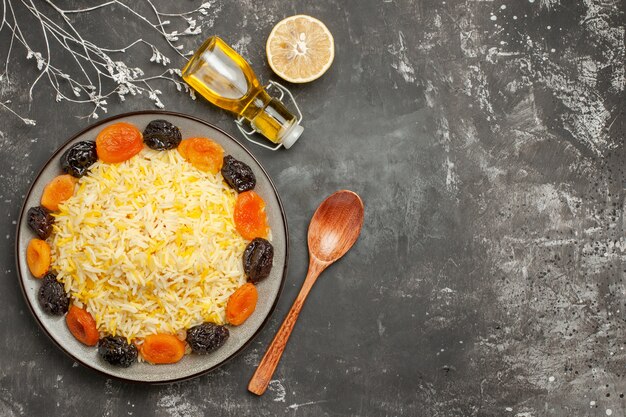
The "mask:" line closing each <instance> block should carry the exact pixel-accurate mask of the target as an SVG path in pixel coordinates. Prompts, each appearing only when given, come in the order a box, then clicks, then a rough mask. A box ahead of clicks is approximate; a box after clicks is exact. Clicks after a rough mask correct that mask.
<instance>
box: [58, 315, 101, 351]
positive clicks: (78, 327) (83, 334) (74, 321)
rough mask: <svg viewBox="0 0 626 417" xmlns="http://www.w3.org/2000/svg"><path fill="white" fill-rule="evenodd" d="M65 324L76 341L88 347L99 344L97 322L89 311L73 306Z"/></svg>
mask: <svg viewBox="0 0 626 417" xmlns="http://www.w3.org/2000/svg"><path fill="white" fill-rule="evenodd" d="M65 323H66V324H67V327H68V329H70V332H71V333H72V334H73V335H74V337H75V338H76V340H78V341H79V342H80V343H82V344H84V345H87V346H95V345H97V344H98V338H99V335H98V329H97V328H96V321H95V320H94V319H93V317H92V316H91V314H89V312H88V311H87V310H83V309H82V308H80V307H76V306H75V305H72V306H71V307H70V311H68V312H67V316H65Z"/></svg>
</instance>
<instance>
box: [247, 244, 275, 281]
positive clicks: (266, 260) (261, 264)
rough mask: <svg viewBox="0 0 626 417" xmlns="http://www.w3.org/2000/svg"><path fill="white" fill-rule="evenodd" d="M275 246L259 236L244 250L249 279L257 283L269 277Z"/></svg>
mask: <svg viewBox="0 0 626 417" xmlns="http://www.w3.org/2000/svg"><path fill="white" fill-rule="evenodd" d="M273 260H274V247H273V246H272V244H271V243H270V242H268V241H267V240H265V239H263V238H260V237H257V238H254V240H252V242H250V243H248V246H246V250H244V251H243V270H244V272H245V273H246V276H247V277H248V281H250V282H252V283H254V284H256V283H257V282H259V281H261V280H264V279H265V278H267V277H268V276H269V274H270V272H271V270H272V262H273Z"/></svg>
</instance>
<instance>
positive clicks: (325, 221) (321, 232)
mask: <svg viewBox="0 0 626 417" xmlns="http://www.w3.org/2000/svg"><path fill="white" fill-rule="evenodd" d="M363 216H364V209H363V201H362V200H361V197H359V196H358V195H357V194H356V193H354V192H352V191H348V190H342V191H337V192H336V193H334V194H332V195H331V196H330V197H328V198H327V199H326V200H324V202H322V204H320V206H319V207H318V208H317V210H316V211H315V214H313V218H312V219H311V223H310V225H309V235H308V243H309V256H311V257H315V258H316V259H318V260H319V261H321V262H329V263H332V262H335V261H336V260H337V259H339V258H341V257H342V256H343V255H345V253H346V252H347V251H348V250H349V249H350V248H351V247H352V245H354V242H356V240H357V238H358V237H359V234H360V233H361V226H362V225H363Z"/></svg>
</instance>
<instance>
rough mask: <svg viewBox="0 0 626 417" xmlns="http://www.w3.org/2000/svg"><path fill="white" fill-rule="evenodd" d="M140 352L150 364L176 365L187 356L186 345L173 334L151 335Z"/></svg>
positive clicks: (145, 340)
mask: <svg viewBox="0 0 626 417" xmlns="http://www.w3.org/2000/svg"><path fill="white" fill-rule="evenodd" d="M139 350H140V351H141V356H143V358H144V359H145V360H147V361H148V362H150V363H155V364H165V363H176V362H178V361H179V360H181V359H182V357H183V356H184V355H185V343H184V342H182V341H180V340H179V339H178V338H177V337H176V336H173V335H171V334H164V333H158V334H151V335H150V336H147V337H146V338H145V339H143V343H142V344H141V347H140V349H139Z"/></svg>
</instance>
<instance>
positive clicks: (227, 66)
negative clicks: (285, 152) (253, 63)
mask: <svg viewBox="0 0 626 417" xmlns="http://www.w3.org/2000/svg"><path fill="white" fill-rule="evenodd" d="M182 75H183V79H184V80H185V81H186V82H187V83H188V84H189V85H190V86H191V87H193V88H194V89H195V90H196V91H197V92H198V93H200V95H202V96H203V97H204V98H206V99H207V100H208V101H210V102H211V103H213V104H215V105H216V106H218V107H220V108H222V109H225V110H228V111H230V112H232V113H235V114H236V115H237V116H239V118H238V119H237V121H236V122H237V125H238V127H239V130H240V131H241V132H242V134H243V135H244V136H245V137H246V138H247V139H248V140H250V141H252V142H254V143H256V144H259V145H261V146H263V147H266V148H269V149H273V150H275V149H278V148H280V147H281V146H284V147H285V148H287V149H289V148H290V147H291V146H292V145H293V144H294V143H295V142H296V141H297V140H298V138H299V137H300V135H301V134H302V131H303V130H304V128H303V127H302V126H301V125H300V121H301V120H302V114H301V113H300V110H299V109H298V107H297V104H296V103H295V101H294V99H293V96H292V95H291V93H290V92H289V90H287V89H286V88H285V87H283V86H281V85H280V84H278V83H276V82H270V84H268V87H267V89H268V90H269V89H270V88H276V89H278V90H279V91H280V96H279V97H278V98H273V97H271V96H270V95H269V94H268V92H267V91H266V89H265V88H264V87H263V86H262V85H261V83H260V82H259V80H258V78H257V77H256V75H255V74H254V72H253V71H252V68H251V67H250V65H249V64H248V62H246V60H244V59H243V58H242V57H241V56H240V55H239V54H238V53H237V52H236V51H234V50H233V49H232V48H231V47H230V46H228V45H227V44H226V43H225V42H224V41H223V40H222V39H220V38H219V37H217V36H212V37H210V38H209V39H207V40H206V41H205V42H204V43H203V44H202V46H201V47H200V49H198V50H197V51H196V53H195V54H194V55H193V57H192V58H191V59H190V60H189V62H188V63H187V65H186V66H185V67H184V68H183V70H182ZM285 94H287V95H288V96H289V97H290V98H291V101H292V102H293V104H294V106H295V108H296V111H297V113H298V116H295V115H294V114H293V113H292V112H290V111H289V110H288V109H287V108H286V107H285V105H284V104H283V103H282V101H281V100H282V99H283V97H284V96H285ZM245 124H249V125H250V126H251V127H252V130H251V131H250V130H246V129H245ZM255 132H256V133H260V134H261V135H263V136H265V137H266V138H267V139H269V140H270V141H271V142H273V144H274V146H269V145H268V144H266V143H261V142H258V141H256V140H254V139H253V134H254V133H255Z"/></svg>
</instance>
